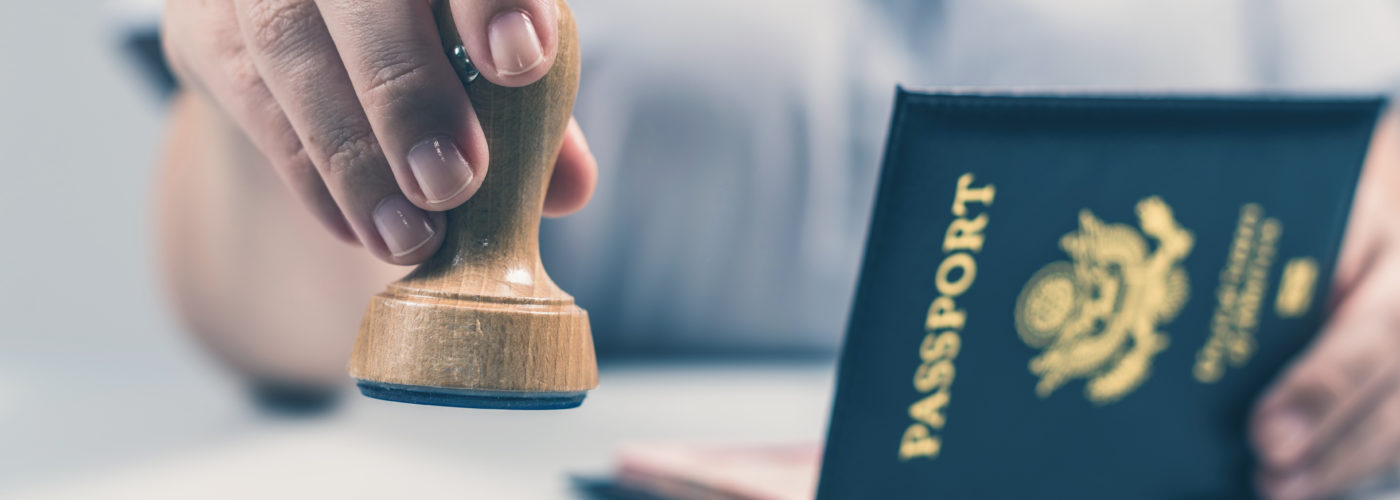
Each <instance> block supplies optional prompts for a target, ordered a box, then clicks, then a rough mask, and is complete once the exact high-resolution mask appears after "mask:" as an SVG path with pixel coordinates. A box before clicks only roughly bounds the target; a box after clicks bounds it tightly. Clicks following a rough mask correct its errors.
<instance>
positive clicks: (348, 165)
mask: <svg viewBox="0 0 1400 500" xmlns="http://www.w3.org/2000/svg"><path fill="white" fill-rule="evenodd" d="M320 142H321V144H320V146H321V148H320V149H321V151H324V152H325V161H324V162H321V164H320V168H321V169H323V170H324V173H325V174H327V175H354V174H355V173H356V172H360V171H363V170H365V169H367V168H373V166H374V165H377V164H378V163H380V161H379V158H381V157H382V156H383V154H382V153H381V152H380V149H379V141H377V140H375V138H374V133H373V132H371V131H370V130H369V129H367V128H360V127H334V128H331V129H330V131H329V132H328V133H327V134H325V136H324V137H322V138H321V139H320Z"/></svg>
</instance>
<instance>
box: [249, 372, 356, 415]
mask: <svg viewBox="0 0 1400 500" xmlns="http://www.w3.org/2000/svg"><path fill="white" fill-rule="evenodd" d="M248 391H249V393H250V394H251V395H252V397H253V401H254V403H256V404H257V407H258V409H259V410H261V411H263V412H264V413H267V414H270V415H274V416H280V417H315V416H320V415H324V414H326V413H327V412H329V411H331V410H333V409H335V407H336V405H337V404H339V403H340V388H339V387H337V386H325V385H310V384H303V383H297V382H287V381H279V380H256V381H253V382H252V383H250V384H249V388H248Z"/></svg>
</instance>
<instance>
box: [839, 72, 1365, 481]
mask: <svg viewBox="0 0 1400 500" xmlns="http://www.w3.org/2000/svg"><path fill="white" fill-rule="evenodd" d="M1382 104H1383V101H1382V100H1381V99H1379V98H1336V99H1324V98H1266V97H1259V98H1251V97H1181V96H1178V97H1147V96H1104V97H1093V96H1082V95H1081V96H1053V95H1009V94H1001V95H994V94H982V95H976V94H950V93H919V92H911V91H907V90H904V89H900V90H899V92H898V96H897V98H896V104H895V112H894V117H893V120H892V123H891V126H890V134H889V142H888V144H887V149H886V152H885V159H884V165H883V167H882V170H881V174H880V181H879V195H878V196H877V201H876V204H875V211H874V215H873V220H872V222H871V226H870V231H869V239H868V242H867V245H866V250H865V262H864V267H863V269H862V272H861V277H860V284H859V286H858V289H857V292H856V297H855V302H854V307H853V310H852V313H851V317H850V323H849V326H848V331H847V335H846V344H845V347H844V350H843V353H842V357H841V361H840V369H839V374H838V380H837V389H836V399H835V406H834V408H833V411H832V416H831V427H830V433H829V436H828V439H827V447H826V452H825V454H824V460H823V464H822V474H821V480H820V487H819V489H818V498H830V499H836V498H954V499H964V498H1134V499H1149V498H1168V499H1176V498H1240V497H1249V496H1251V495H1253V494H1254V492H1253V488H1252V481H1251V477H1252V467H1253V460H1254V459H1253V457H1252V455H1251V451H1250V448H1249V447H1248V445H1247V442H1246V432H1245V431H1246V429H1245V422H1246V416H1247V413H1248V411H1249V410H1250V408H1251V406H1252V405H1253V403H1254V401H1255V399H1256V397H1257V396H1258V394H1259V393H1260V391H1261V390H1262V389H1263V388H1264V387H1265V385H1266V384H1268V383H1269V382H1270V380H1271V378H1272V377H1273V376H1274V375H1275V374H1276V373H1277V372H1279V371H1280V369H1281V368H1282V367H1283V366H1284V364H1285V363H1286V362H1288V360H1289V359H1290V358H1291V357H1292V356H1294V355H1295V354H1296V353H1298V352H1299V351H1300V350H1301V349H1302V348H1303V347H1304V346H1305V345H1306V344H1307V343H1308V341H1309V339H1310V338H1311V337H1312V335H1313V334H1314V332H1315V331H1316V330H1317V329H1318V327H1319V326H1320V325H1321V322H1322V320H1323V314H1324V312H1325V311H1324V310H1323V309H1324V306H1325V300H1326V299H1327V292H1328V286H1329V284H1330V282H1331V276H1332V271H1333V267H1334V264H1335V260H1336V258H1337V254H1338V247H1339V246H1340V242H1341V238H1342V233H1343V230H1344V229H1345V226H1346V220H1347V213H1348V211H1349V210H1350V207H1351V201H1352V195H1353V192H1354V191H1355V187H1356V182H1357V178H1358V175H1359V172H1360V169H1361V165H1362V162H1363V159H1364V157H1365V155H1366V149H1367V145H1368V143H1369V140H1370V136H1371V130H1372V128H1373V126H1374V125H1375V122H1376V119H1377V118H1378V115H1379V112H1380V110H1381V107H1382Z"/></svg>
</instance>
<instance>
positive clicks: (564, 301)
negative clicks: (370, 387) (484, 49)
mask: <svg viewBox="0 0 1400 500" xmlns="http://www.w3.org/2000/svg"><path fill="white" fill-rule="evenodd" d="M439 4H441V5H440V7H439V8H440V9H443V11H440V12H439V13H438V20H439V31H440V32H441V33H442V34H443V36H444V44H445V45H447V46H451V45H453V44H455V43H456V36H457V30H456V28H455V26H454V25H453V23H452V16H451V15H450V13H448V12H445V5H446V4H447V2H439ZM558 5H559V18H558V19H559V45H558V53H557V56H556V58H555V61H554V66H553V67H552V69H551V70H550V71H549V73H548V74H546V75H545V76H544V77H543V78H542V79H540V81H538V82H536V83H534V84H532V85H529V86H525V87H520V88H507V87H500V86H496V85H493V84H491V83H490V82H488V81H487V80H486V78H484V77H483V78H477V79H476V80H475V81H474V82H472V83H471V84H470V85H468V87H467V93H468V94H469V95H470V97H471V101H472V104H473V105H474V106H475V107H476V113H477V116H478V117H479V118H480V120H481V125H482V128H483V129H485V132H486V141H487V147H488V148H489V151H490V158H491V160H490V161H491V169H490V172H489V173H488V174H487V176H486V179H485V181H484V183H483V184H482V186H481V189H480V190H479V191H478V192H477V193H476V195H475V196H473V197H472V198H471V200H469V201H467V202H466V203H465V204H463V205H462V206H460V207H458V208H456V209H454V210H452V211H450V212H448V213H447V234H446V241H444V243H443V246H442V248H441V249H440V250H439V251H438V252H437V254H435V255H434V256H433V257H431V258H430V259H429V260H428V261H427V262H425V263H424V264H422V265H421V266H419V267H418V268H417V269H415V270H414V271H413V272H412V273H410V274H409V275H408V276H407V277H405V278H403V279H402V280H400V281H398V282H395V283H393V284H390V285H389V287H388V289H387V290H385V291H384V292H382V293H380V294H379V295H376V296H375V297H374V298H373V299H372V300H371V302H370V305H369V309H368V311H366V312H365V317H364V321H363V323H362V324H361V326H360V334H359V338H358V339H357V340H356V341H355V347H354V352H353V353H352V355H351V359H350V375H351V376H353V377H355V378H357V379H361V380H368V381H374V382H382V383H391V384H404V385H411V386H427V387H440V388H449V389H470V390H478V391H511V392H570V391H583V390H588V389H592V388H594V387H596V386H597V385H598V369H597V363H596V361H595V358H594V353H593V338H592V335H591V332H590V330H589V324H588V314H587V313H586V312H585V311H584V310H583V309H581V308H579V307H578V306H577V305H575V304H574V299H573V297H572V296H570V295H569V294H567V293H565V292H564V291H563V290H560V289H559V287H558V286H556V285H555V284H554V282H553V281H552V280H550V279H549V275H548V274H546V273H545V270H544V267H543V265H542V264H541V263H540V257H539V242H538V235H539V223H540V212H541V209H542V208H543V203H544V193H545V188H546V187H547V185H548V183H549V178H550V175H551V173H552V172H553V168H554V161H555V158H556V157H557V156H558V152H559V147H560V144H561V142H562V140H563V134H564V130H565V127H566V126H567V124H568V120H569V116H570V114H571V111H572V109H573V102H574V96H575V94H576V92H577V87H578V68H579V53H578V46H577V34H576V32H575V29H574V21H573V16H572V15H571V14H570V12H569V8H568V6H567V5H565V4H564V2H563V1H562V0H560V1H559V2H558ZM449 37H450V38H451V39H448V38H449Z"/></svg>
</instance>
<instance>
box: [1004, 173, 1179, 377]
mask: <svg viewBox="0 0 1400 500" xmlns="http://www.w3.org/2000/svg"><path fill="white" fill-rule="evenodd" d="M1137 216H1138V220H1139V221H1140V225H1141V228H1142V231H1141V232H1139V231H1138V230H1137V229H1136V228H1133V227H1132V226H1129V225H1127V224H1107V223H1104V222H1103V221H1102V220H1100V219H1099V218H1098V217H1095V216H1094V214H1093V213H1092V212H1090V211H1089V210H1088V209H1084V210H1081V211H1080V212H1079V230H1077V231H1074V232H1071V233H1068V234H1066V235H1064V237H1063V238H1061V239H1060V248H1061V249H1063V250H1064V252H1065V253H1066V254H1068V255H1069V256H1070V258H1071V259H1072V260H1071V261H1055V262H1051V263H1050V264H1047V265H1046V266H1045V267H1042V268H1041V269H1040V270H1039V271H1037V272H1036V273H1035V275H1034V276H1032V277H1031V279H1030V281H1029V282H1027V283H1026V286H1025V288H1022V289H1021V295H1020V297H1019V298H1018V299H1017V301H1016V330H1017V333H1019V334H1020V336H1021V340H1022V341H1024V342H1025V343H1026V345H1028V346H1031V347H1034V348H1037V349H1042V351H1041V353H1040V355H1038V356H1036V357H1035V358H1034V359H1032V360H1031V362H1030V371H1031V373H1032V374H1034V375H1036V376H1038V377H1040V382H1039V383H1038V384H1037V385H1036V388H1035V391H1036V394H1037V395H1039V396H1040V397H1041V398H1046V397H1049V396H1050V394H1051V393H1052V392H1054V391H1055V389H1058V388H1059V387H1060V386H1063V385H1064V384H1065V383H1067V382H1069V381H1070V380H1072V379H1076V378H1084V379H1087V382H1086V383H1085V387H1084V395H1085V396H1086V397H1087V398H1088V399H1089V400H1090V401H1093V402H1094V403H1097V404H1105V403H1111V402H1114V401H1117V400H1118V399H1120V398H1122V397H1123V396H1125V395H1127V394H1128V393H1130V392H1132V391H1133V390H1134V389H1136V388H1137V387H1138V386H1139V385H1141V384H1142V382H1143V381H1144V380H1146V379H1147V377H1148V375H1149V374H1150V372H1151V370H1152V358H1153V357H1155V356H1156V355H1157V353H1159V352H1161V351H1162V350H1163V349H1165V348H1166V347H1167V343H1168V337H1167V334H1166V333H1164V332H1161V331H1159V330H1158V327H1159V326H1160V325H1162V324H1165V323H1168V322H1170V321H1171V320H1172V319H1173V318H1175V317H1176V315H1177V314H1178V313H1180V312H1181V308H1182V306H1184V305H1185V304H1186V299H1187V294H1188V293H1189V290H1190V286H1189V285H1188V282H1187V277H1186V270H1185V269H1184V268H1182V266H1181V265H1180V264H1181V261H1182V260H1183V259H1185V258H1186V256H1187V255H1189V254H1190V253H1191V248H1192V246H1193V245H1194V244H1195V238H1194V236H1193V235H1192V234H1191V232H1190V231H1188V230H1186V229H1183V228H1182V227H1181V225H1180V224H1178V223H1177V221H1176V219H1175V218H1174V217H1173V216H1172V211H1171V207H1168V206H1167V204H1166V203H1164V202H1163V201H1162V199H1161V198H1158V197H1156V196H1153V197H1149V198H1145V199H1143V200H1141V201H1139V202H1138V204H1137ZM1143 234H1146V235H1147V236H1148V237H1151V238H1152V239H1153V240H1156V248H1155V250H1152V251H1150V252H1149V247H1148V242H1147V239H1146V238H1144V237H1143Z"/></svg>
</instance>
